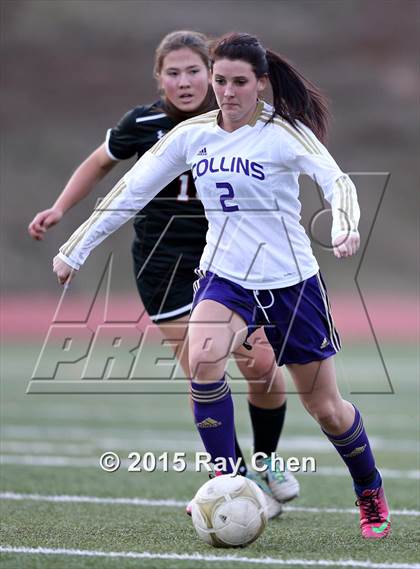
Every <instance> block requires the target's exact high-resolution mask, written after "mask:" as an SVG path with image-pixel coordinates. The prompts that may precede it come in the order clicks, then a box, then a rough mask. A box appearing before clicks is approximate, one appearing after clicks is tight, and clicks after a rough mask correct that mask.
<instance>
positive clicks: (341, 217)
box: [331, 174, 360, 239]
mask: <svg viewBox="0 0 420 569" xmlns="http://www.w3.org/2000/svg"><path fill="white" fill-rule="evenodd" d="M331 208H332V215H333V225H332V230H331V235H332V238H333V239H335V238H336V237H337V236H339V235H340V234H345V233H348V232H349V231H357V227H358V224H359V219H360V208H359V204H358V202H357V193H356V188H355V187H354V184H353V182H352V181H351V179H350V178H349V176H347V175H346V174H344V175H343V176H341V177H340V178H338V179H337V180H336V181H335V184H334V189H333V198H332V201H331Z"/></svg>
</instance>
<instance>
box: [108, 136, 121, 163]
mask: <svg viewBox="0 0 420 569" xmlns="http://www.w3.org/2000/svg"><path fill="white" fill-rule="evenodd" d="M111 130H112V128H109V129H108V130H107V131H106V137H105V151H106V153H107V154H108V156H109V157H110V158H111V160H114V161H115V162H119V161H120V160H119V158H116V157H115V156H114V155H113V154H112V152H111V150H110V149H109V138H110V136H111Z"/></svg>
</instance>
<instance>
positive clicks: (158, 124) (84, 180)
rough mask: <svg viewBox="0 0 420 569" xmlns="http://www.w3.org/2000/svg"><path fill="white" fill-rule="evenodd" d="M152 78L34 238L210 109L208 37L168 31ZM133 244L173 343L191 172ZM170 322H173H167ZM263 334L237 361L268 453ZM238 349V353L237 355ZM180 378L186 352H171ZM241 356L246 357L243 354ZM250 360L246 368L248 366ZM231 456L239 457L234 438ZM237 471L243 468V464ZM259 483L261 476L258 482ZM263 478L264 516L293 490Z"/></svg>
mask: <svg viewBox="0 0 420 569" xmlns="http://www.w3.org/2000/svg"><path fill="white" fill-rule="evenodd" d="M154 73H155V77H156V79H157V80H158V84H159V89H160V94H161V99H160V100H158V101H157V102H155V103H153V104H151V105H144V106H139V107H136V108H134V109H133V110H131V111H129V112H128V113H127V114H126V115H125V116H124V117H123V118H122V119H121V120H120V122H119V123H118V124H117V126H116V127H115V128H112V129H110V130H108V132H107V135H106V140H105V142H104V143H103V144H101V145H100V146H99V147H98V148H97V149H96V150H95V151H94V152H93V153H92V154H91V155H90V156H89V157H88V158H87V159H86V160H85V161H84V162H83V163H82V164H81V165H80V166H79V167H78V168H77V169H76V171H75V172H74V174H73V175H72V176H71V178H70V180H69V181H68V183H67V185H66V186H65V188H64V190H63V192H62V193H61V195H60V196H59V197H58V199H57V200H56V202H55V204H54V205H53V206H52V207H51V208H49V209H46V210H44V211H41V212H39V213H38V214H37V215H36V216H35V218H34V219H33V221H32V222H31V223H30V225H29V233H30V235H31V236H32V237H33V238H34V239H37V240H41V239H42V238H43V236H44V234H45V232H46V230H47V229H49V228H50V227H52V226H53V225H55V224H56V223H58V222H59V221H60V220H61V218H62V216H63V215H64V213H66V211H67V210H69V209H70V208H71V207H72V206H73V205H75V204H76V203H78V202H79V201H81V200H82V199H83V198H84V197H85V196H87V195H88V194H89V193H90V192H91V191H92V190H93V189H94V187H95V186H96V184H97V183H98V182H99V181H100V180H101V179H102V178H103V177H104V176H106V174H107V173H108V172H109V171H110V170H111V169H112V168H113V167H114V166H115V165H116V164H117V162H118V161H120V160H126V159H129V158H132V157H133V156H137V158H140V157H141V156H142V155H143V154H144V153H145V152H147V151H148V150H149V149H150V148H151V147H152V146H153V145H154V144H155V143H156V141H157V140H159V139H160V138H161V137H162V136H164V135H165V133H167V132H168V131H170V130H171V129H172V128H173V127H174V126H176V125H177V124H178V123H179V122H180V121H182V120H185V119H187V118H190V117H193V116H195V115H199V114H201V113H204V112H207V111H209V110H211V109H212V108H216V103H215V99H214V95H213V91H212V89H211V86H210V75H209V50H208V42H207V38H206V37H205V36H204V35H203V34H200V33H197V32H185V31H182V32H173V33H171V34H168V35H167V36H166V37H165V38H164V39H163V40H162V42H161V43H160V45H159V47H158V49H157V51H156V58H155V69H154ZM134 229H135V238H134V242H133V245H132V255H133V261H134V272H135V278H136V284H137V288H138V291H139V294H140V297H141V299H142V302H143V304H144V306H145V308H146V310H147V312H148V314H149V316H150V318H151V320H152V321H153V322H155V323H156V324H157V325H158V326H159V328H160V330H161V332H162V334H163V335H164V336H165V338H166V339H168V340H170V341H171V344H172V345H174V344H175V342H176V340H178V342H179V326H177V327H176V330H175V329H174V326H173V323H174V322H176V323H177V324H179V325H180V326H182V325H184V326H185V327H186V326H187V321H188V314H189V311H190V308H191V306H192V296H193V288H192V284H193V282H194V280H195V279H196V278H197V277H196V276H195V274H194V269H195V268H196V267H197V266H198V264H199V259H200V256H201V253H202V251H203V248H204V245H205V235H206V231H207V221H206V218H205V216H204V210H203V206H202V204H201V202H200V200H198V199H196V189H195V186H194V182H193V179H192V175H191V172H185V173H183V174H182V175H181V176H179V178H177V179H175V180H173V181H172V182H171V183H170V184H169V185H168V186H167V187H166V188H164V189H163V190H162V191H161V192H160V193H159V194H158V196H157V197H156V198H155V199H154V200H152V201H151V202H150V203H149V204H148V205H147V207H146V208H144V209H143V210H142V212H141V217H139V218H138V219H136V220H135V222H134ZM168 322H170V323H171V324H172V325H167V323H168ZM260 341H262V342H264V344H266V338H265V335H264V332H263V331H262V330H261V329H260V330H257V331H256V332H255V333H254V334H253V335H252V336H251V338H250V344H251V345H252V346H253V349H252V351H251V352H246V351H245V350H244V348H241V350H240V351H239V354H238V355H239V356H241V355H242V358H238V359H237V365H238V367H239V369H240V371H241V373H242V374H243V375H244V377H245V378H246V379H247V380H248V382H247V385H248V401H249V410H250V415H251V421H252V426H253V433H254V452H264V453H266V454H267V455H268V456H270V454H271V453H272V452H274V451H275V450H276V447H277V444H278V440H279V437H280V434H281V430H282V426H283V422H284V416H285V410H286V399H285V394H284V392H285V387H284V380H283V377H282V372H281V370H280V368H278V367H276V365H275V358H274V354H272V353H271V350H267V348H266V347H265V345H262V344H260ZM241 351H242V354H241ZM177 353H179V354H180V363H181V365H182V367H183V370H184V372H185V374H186V376H187V377H189V369H188V353H187V350H186V349H178V350H177ZM244 356H245V357H244ZM250 360H251V361H252V365H250ZM236 447H237V448H236V455H237V456H238V457H241V456H242V453H241V451H240V448H239V445H238V444H237V443H236ZM242 473H243V474H245V473H246V466H245V461H243V468H242ZM260 482H261V481H260ZM265 483H266V487H265V489H266V490H267V492H268V494H269V499H268V503H269V509H270V512H271V517H274V515H278V514H279V513H280V512H281V503H282V502H285V501H288V500H291V499H292V498H294V497H295V496H297V494H298V492H299V484H298V482H297V480H296V479H295V478H294V476H293V475H291V474H290V473H289V472H285V473H283V472H280V471H277V470H274V471H271V470H268V471H266V473H265Z"/></svg>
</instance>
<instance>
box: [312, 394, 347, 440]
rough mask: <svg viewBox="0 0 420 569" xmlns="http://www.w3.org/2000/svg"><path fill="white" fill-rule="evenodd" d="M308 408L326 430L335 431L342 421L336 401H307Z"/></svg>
mask: <svg viewBox="0 0 420 569" xmlns="http://www.w3.org/2000/svg"><path fill="white" fill-rule="evenodd" d="M304 405H305V408H306V410H307V411H308V412H309V413H310V414H311V415H312V417H313V418H314V419H315V421H317V423H319V424H320V425H321V427H322V428H323V429H324V430H325V431H327V432H328V431H331V432H335V431H336V429H337V428H338V427H340V425H341V422H342V417H341V412H340V408H339V405H338V404H337V402H335V401H328V400H327V401H315V402H313V401H305V402H304Z"/></svg>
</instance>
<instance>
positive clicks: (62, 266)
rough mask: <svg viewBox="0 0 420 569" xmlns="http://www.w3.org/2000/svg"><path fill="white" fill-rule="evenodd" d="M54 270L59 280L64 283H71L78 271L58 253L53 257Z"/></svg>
mask: <svg viewBox="0 0 420 569" xmlns="http://www.w3.org/2000/svg"><path fill="white" fill-rule="evenodd" d="M53 272H54V273H55V274H56V275H57V279H58V282H59V283H60V284H62V285H66V284H69V282H70V281H71V279H72V278H73V276H74V273H75V272H76V269H73V268H72V267H70V265H68V264H67V263H65V262H64V261H63V260H62V259H60V257H59V256H58V255H57V256H56V257H54V259H53Z"/></svg>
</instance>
